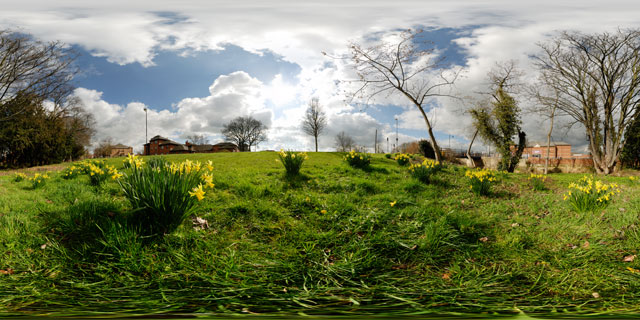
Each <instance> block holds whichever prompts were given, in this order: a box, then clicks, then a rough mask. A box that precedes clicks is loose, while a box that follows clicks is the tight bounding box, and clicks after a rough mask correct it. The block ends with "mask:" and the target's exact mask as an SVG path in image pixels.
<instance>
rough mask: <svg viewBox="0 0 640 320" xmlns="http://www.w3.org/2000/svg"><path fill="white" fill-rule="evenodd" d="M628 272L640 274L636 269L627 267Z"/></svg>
mask: <svg viewBox="0 0 640 320" xmlns="http://www.w3.org/2000/svg"><path fill="white" fill-rule="evenodd" d="M627 270H629V271H631V273H639V272H640V270H638V269H634V268H631V267H627Z"/></svg>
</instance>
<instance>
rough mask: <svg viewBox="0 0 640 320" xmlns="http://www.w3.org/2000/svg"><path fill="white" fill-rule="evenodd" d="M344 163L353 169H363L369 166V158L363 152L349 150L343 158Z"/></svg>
mask: <svg viewBox="0 0 640 320" xmlns="http://www.w3.org/2000/svg"><path fill="white" fill-rule="evenodd" d="M344 161H346V162H347V163H348V164H349V165H350V166H351V167H353V168H360V169H363V168H366V167H368V166H369V164H371V156H370V155H369V154H366V153H364V152H357V151H355V150H351V152H349V153H347V154H346V155H345V156H344Z"/></svg>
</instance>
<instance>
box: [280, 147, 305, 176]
mask: <svg viewBox="0 0 640 320" xmlns="http://www.w3.org/2000/svg"><path fill="white" fill-rule="evenodd" d="M278 157H279V158H280V160H278V159H276V162H280V163H282V165H283V166H284V169H285V170H286V172H287V175H291V176H295V175H297V174H298V173H300V168H302V163H304V161H305V160H307V159H309V157H308V156H307V153H306V152H293V151H284V150H282V149H280V152H278Z"/></svg>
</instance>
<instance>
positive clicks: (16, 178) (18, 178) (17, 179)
mask: <svg viewBox="0 0 640 320" xmlns="http://www.w3.org/2000/svg"><path fill="white" fill-rule="evenodd" d="M26 178H27V175H26V174H24V173H22V172H18V173H16V175H15V176H14V177H13V181H14V182H20V181H22V180H24V179H26Z"/></svg>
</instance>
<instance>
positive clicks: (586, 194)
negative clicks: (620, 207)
mask: <svg viewBox="0 0 640 320" xmlns="http://www.w3.org/2000/svg"><path fill="white" fill-rule="evenodd" d="M569 189H570V190H569V192H568V193H566V194H564V196H563V200H565V201H569V204H571V207H573V209H574V210H575V211H577V212H587V211H593V210H595V209H600V208H604V207H606V206H607V205H609V202H611V200H612V199H613V197H614V196H615V195H616V194H617V193H620V187H619V186H618V184H616V183H609V184H606V183H604V182H602V181H600V180H596V179H594V178H593V177H590V176H584V177H582V178H581V179H580V180H578V182H573V183H571V184H569Z"/></svg>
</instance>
